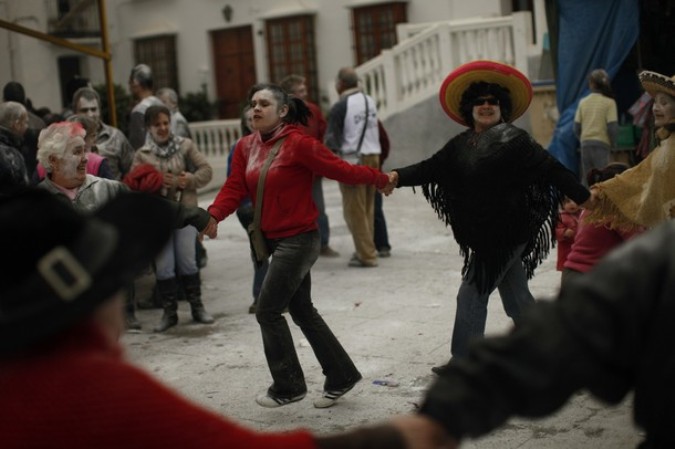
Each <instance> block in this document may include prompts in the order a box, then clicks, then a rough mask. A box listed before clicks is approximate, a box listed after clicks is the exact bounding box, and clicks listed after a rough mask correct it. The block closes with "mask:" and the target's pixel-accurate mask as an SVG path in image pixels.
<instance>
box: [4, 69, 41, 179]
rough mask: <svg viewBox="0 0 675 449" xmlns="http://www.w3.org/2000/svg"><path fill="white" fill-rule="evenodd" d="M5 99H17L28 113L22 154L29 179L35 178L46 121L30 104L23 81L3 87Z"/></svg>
mask: <svg viewBox="0 0 675 449" xmlns="http://www.w3.org/2000/svg"><path fill="white" fill-rule="evenodd" d="M2 100H3V101H15V102H17V103H21V104H22V105H23V106H24V107H25V108H26V113H27V114H28V129H26V130H25V131H24V133H23V134H22V142H21V148H20V150H21V154H22V155H23V159H24V161H25V162H26V172H27V173H28V179H32V178H33V173H34V172H35V169H36V167H37V160H36V156H35V155H36V154H37V144H38V136H39V135H40V131H42V129H44V127H45V122H44V120H42V119H41V118H40V117H38V116H37V115H36V114H35V113H34V112H33V111H32V107H31V106H30V100H29V99H28V98H27V97H26V91H25V89H24V88H23V85H22V84H21V83H18V82H16V81H10V82H8V83H7V84H5V86H4V87H3V89H2Z"/></svg>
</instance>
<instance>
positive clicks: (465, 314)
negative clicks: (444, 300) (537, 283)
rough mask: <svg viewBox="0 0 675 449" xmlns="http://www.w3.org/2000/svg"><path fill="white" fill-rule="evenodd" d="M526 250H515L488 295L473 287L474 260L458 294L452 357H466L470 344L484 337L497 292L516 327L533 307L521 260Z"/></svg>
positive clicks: (474, 285) (532, 299) (522, 247)
mask: <svg viewBox="0 0 675 449" xmlns="http://www.w3.org/2000/svg"><path fill="white" fill-rule="evenodd" d="M524 247H525V246H524V245H522V246H519V247H517V248H516V250H515V251H514V253H513V256H512V257H511V259H510V260H509V261H508V262H507V263H506V264H505V265H504V268H503V270H502V272H501V274H500V275H499V276H498V277H497V280H496V281H495V284H494V285H493V286H491V287H490V289H489V291H488V292H486V293H481V292H480V290H479V289H478V287H477V286H476V284H475V283H474V281H473V278H474V271H475V265H474V263H473V261H472V260H471V261H469V268H468V270H467V272H466V274H465V275H464V278H463V279H462V284H461V285H460V287H459V292H458V293H457V314H456V315H455V327H454V329H453V331H452V356H453V357H465V356H466V355H467V354H468V352H469V343H470V342H471V340H474V339H476V338H481V337H483V335H484V334H485V322H486V320H487V304H488V299H489V298H490V294H491V293H492V292H493V291H495V289H498V290H499V295H500V296H501V298H502V304H503V305H504V311H505V312H506V315H508V316H509V317H510V318H511V319H512V320H513V322H514V323H515V324H518V322H519V320H520V317H521V315H522V313H523V311H524V310H525V309H526V308H527V307H528V306H530V305H532V304H534V297H533V296H532V293H530V288H529V287H528V285H527V274H526V273H525V268H523V264H522V262H521V260H520V255H521V253H522V251H523V249H524Z"/></svg>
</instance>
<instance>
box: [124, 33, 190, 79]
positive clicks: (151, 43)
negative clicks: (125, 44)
mask: <svg viewBox="0 0 675 449" xmlns="http://www.w3.org/2000/svg"><path fill="white" fill-rule="evenodd" d="M134 58H135V61H136V64H147V65H149V66H150V68H151V69H152V79H153V84H154V88H155V89H159V88H162V87H171V88H172V89H174V90H175V91H176V92H180V89H179V88H178V62H177V58H176V35H175V34H171V35H164V36H153V37H147V38H143V39H136V40H135V41H134Z"/></svg>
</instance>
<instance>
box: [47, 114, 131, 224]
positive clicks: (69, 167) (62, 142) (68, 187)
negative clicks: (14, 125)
mask: <svg viewBox="0 0 675 449" xmlns="http://www.w3.org/2000/svg"><path fill="white" fill-rule="evenodd" d="M85 136H86V131H85V129H84V128H83V127H82V125H81V124H80V123H78V122H59V123H53V124H51V125H49V127H47V128H45V129H44V130H42V132H41V133H40V138H39V139H38V153H37V158H38V161H39V162H40V164H41V165H42V166H43V167H44V169H45V171H46V172H47V176H46V177H45V179H44V180H43V181H42V182H41V183H40V184H38V187H41V188H44V189H46V190H48V191H50V192H52V193H54V194H56V195H60V196H62V197H65V198H67V199H68V200H69V201H70V202H71V203H72V204H73V206H74V207H75V208H76V209H78V210H82V211H93V210H96V209H98V208H100V207H101V206H102V205H103V204H105V203H106V202H108V201H109V200H110V199H111V198H113V197H114V196H116V195H117V194H119V193H120V192H121V191H122V190H126V186H125V185H124V184H122V183H120V182H118V181H114V180H111V179H105V178H99V177H97V176H94V175H90V174H87V151H86V150H85V142H84V138H85Z"/></svg>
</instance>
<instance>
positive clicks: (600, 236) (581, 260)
mask: <svg viewBox="0 0 675 449" xmlns="http://www.w3.org/2000/svg"><path fill="white" fill-rule="evenodd" d="M587 216H588V211H587V210H584V211H583V212H581V218H580V219H579V229H578V230H577V235H576V237H575V239H574V243H573V244H572V248H571V251H570V253H569V254H568V255H567V260H566V261H565V268H569V269H571V270H574V271H579V272H581V273H587V272H589V271H591V268H593V267H594V266H595V265H596V264H597V263H598V262H599V261H600V259H602V258H603V257H605V255H606V254H607V253H609V252H610V251H611V250H613V249H614V248H616V247H617V246H619V245H621V244H623V243H624V242H625V241H626V240H628V239H631V238H633V237H635V236H636V235H638V234H640V233H642V232H643V231H642V230H635V231H621V230H619V229H609V228H608V227H606V226H604V225H599V224H592V223H586V222H585V219H586V217H587Z"/></svg>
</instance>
